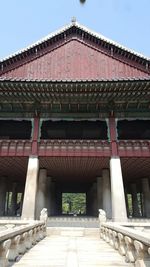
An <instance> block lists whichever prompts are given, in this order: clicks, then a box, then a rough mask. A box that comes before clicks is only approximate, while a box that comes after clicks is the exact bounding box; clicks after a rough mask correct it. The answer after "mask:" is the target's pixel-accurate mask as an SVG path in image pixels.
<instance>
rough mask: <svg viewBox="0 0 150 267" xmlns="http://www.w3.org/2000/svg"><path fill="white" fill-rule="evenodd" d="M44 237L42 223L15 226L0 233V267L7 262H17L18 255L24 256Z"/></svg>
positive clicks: (44, 229) (44, 231)
mask: <svg viewBox="0 0 150 267" xmlns="http://www.w3.org/2000/svg"><path fill="white" fill-rule="evenodd" d="M45 236H46V225H45V223H44V222H34V223H30V224H27V225H22V226H16V227H15V228H10V229H8V230H6V231H2V232H0V266H2V267H5V266H8V265H9V262H11V263H13V262H15V261H17V259H18V256H19V255H20V254H24V253H25V252H26V251H28V250H29V249H30V248H31V247H32V246H34V245H35V244H36V243H37V242H39V241H40V240H42V239H43V238H44V237H45Z"/></svg>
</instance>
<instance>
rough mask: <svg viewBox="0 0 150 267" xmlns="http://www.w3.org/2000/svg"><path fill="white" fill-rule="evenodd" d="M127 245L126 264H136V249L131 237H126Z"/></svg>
mask: <svg viewBox="0 0 150 267" xmlns="http://www.w3.org/2000/svg"><path fill="white" fill-rule="evenodd" d="M124 239H125V243H126V255H125V259H126V262H135V247H134V243H133V240H132V239H131V238H130V237H129V236H125V238H124Z"/></svg>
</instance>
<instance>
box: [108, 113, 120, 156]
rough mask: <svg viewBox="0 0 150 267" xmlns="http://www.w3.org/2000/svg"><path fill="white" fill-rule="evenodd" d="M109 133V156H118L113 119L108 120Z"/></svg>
mask: <svg viewBox="0 0 150 267" xmlns="http://www.w3.org/2000/svg"><path fill="white" fill-rule="evenodd" d="M109 133H110V143H111V156H118V149H117V132H116V122H115V118H114V117H110V118H109Z"/></svg>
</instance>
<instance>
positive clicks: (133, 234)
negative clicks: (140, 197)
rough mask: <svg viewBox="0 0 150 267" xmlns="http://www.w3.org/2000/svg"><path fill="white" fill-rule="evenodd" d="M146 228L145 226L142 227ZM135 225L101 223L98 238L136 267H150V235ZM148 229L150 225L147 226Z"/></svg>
mask: <svg viewBox="0 0 150 267" xmlns="http://www.w3.org/2000/svg"><path fill="white" fill-rule="evenodd" d="M144 226H145V227H146V224H145V225H144ZM144 226H143V227H141V226H139V228H138V227H137V224H136V225H135V228H134V224H132V225H131V224H125V225H120V224H119V223H102V224H101V227H100V237H101V238H102V239H103V240H105V241H106V242H107V243H109V244H110V245H111V246H112V247H114V249H116V250H118V252H119V253H120V254H121V255H122V256H123V257H124V258H125V261H126V262H129V263H134V264H135V266H136V267H149V266H150V235H149V233H147V232H146V231H145V232H144V231H143V229H144ZM147 227H148V228H149V227H150V224H149V225H147Z"/></svg>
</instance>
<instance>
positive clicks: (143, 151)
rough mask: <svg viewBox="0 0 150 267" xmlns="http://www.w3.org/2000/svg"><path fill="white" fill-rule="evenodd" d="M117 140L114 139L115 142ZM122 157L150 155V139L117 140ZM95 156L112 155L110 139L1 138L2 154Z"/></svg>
mask: <svg viewBox="0 0 150 267" xmlns="http://www.w3.org/2000/svg"><path fill="white" fill-rule="evenodd" d="M114 142H115V141H113V143H114ZM115 144H116V149H117V154H118V156H120V157H150V141H146V140H145V141H144V140H122V141H118V142H115ZM34 154H37V155H39V156H80V157H82V156H91V157H92V156H94V157H110V156H111V155H112V144H111V142H109V141H108V140H65V139H64V140H40V141H38V142H36V141H35V140H34V141H33V140H0V156H30V155H34Z"/></svg>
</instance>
